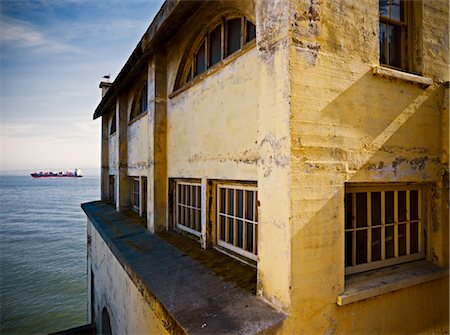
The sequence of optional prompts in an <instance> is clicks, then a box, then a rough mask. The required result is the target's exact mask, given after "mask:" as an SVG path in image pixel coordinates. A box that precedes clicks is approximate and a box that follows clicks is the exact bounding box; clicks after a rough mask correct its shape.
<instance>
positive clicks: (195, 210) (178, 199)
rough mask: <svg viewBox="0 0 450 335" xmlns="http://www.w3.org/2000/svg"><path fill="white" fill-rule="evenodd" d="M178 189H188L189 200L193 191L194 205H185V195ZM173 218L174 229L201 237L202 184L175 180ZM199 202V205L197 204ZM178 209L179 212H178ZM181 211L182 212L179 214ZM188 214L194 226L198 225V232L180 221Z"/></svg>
mask: <svg viewBox="0 0 450 335" xmlns="http://www.w3.org/2000/svg"><path fill="white" fill-rule="evenodd" d="M179 186H180V187H186V188H188V189H189V194H190V195H189V199H192V196H193V194H194V192H193V190H194V189H195V190H196V191H195V203H194V204H189V205H188V204H187V203H186V199H187V198H186V196H185V193H183V194H181V193H180V188H179ZM174 195H175V196H174V210H175V211H174V218H175V227H176V228H178V229H180V230H183V231H186V232H188V233H189V234H192V235H194V236H197V237H199V238H200V237H201V235H202V229H203V228H202V214H203V213H202V203H203V201H204V199H203V196H202V183H201V182H197V181H190V180H183V179H176V180H175V192H174ZM198 195H200V201H198V199H199V198H198ZM198 202H199V203H198ZM179 209H180V211H179ZM181 211H183V212H182V213H183V214H181V215H180V213H181ZM187 213H189V215H190V217H191V220H192V219H194V224H195V225H196V224H198V227H199V229H200V230H197V229H193V228H191V227H188V226H187V225H185V224H183V223H182V222H181V221H184V217H185V215H186V214H187Z"/></svg>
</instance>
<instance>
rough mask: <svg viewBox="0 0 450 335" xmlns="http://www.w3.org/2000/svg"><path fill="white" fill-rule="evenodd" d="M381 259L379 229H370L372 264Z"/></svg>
mask: <svg viewBox="0 0 450 335" xmlns="http://www.w3.org/2000/svg"><path fill="white" fill-rule="evenodd" d="M380 259H381V228H374V229H372V262H375V261H379V260H380Z"/></svg>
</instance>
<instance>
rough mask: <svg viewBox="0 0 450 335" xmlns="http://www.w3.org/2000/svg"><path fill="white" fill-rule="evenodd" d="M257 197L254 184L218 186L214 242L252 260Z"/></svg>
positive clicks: (256, 219) (255, 241)
mask: <svg viewBox="0 0 450 335" xmlns="http://www.w3.org/2000/svg"><path fill="white" fill-rule="evenodd" d="M257 199H258V192H257V188H256V187H251V186H241V185H227V184H219V185H218V186H217V241H218V243H217V244H218V245H219V246H222V247H224V248H226V249H229V250H231V251H233V252H235V253H237V254H240V255H243V256H245V257H247V258H250V259H253V260H257V234H258V211H257Z"/></svg>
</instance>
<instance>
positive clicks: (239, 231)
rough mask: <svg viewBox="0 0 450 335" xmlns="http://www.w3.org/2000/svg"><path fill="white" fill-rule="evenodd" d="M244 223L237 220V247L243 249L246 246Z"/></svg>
mask: <svg viewBox="0 0 450 335" xmlns="http://www.w3.org/2000/svg"><path fill="white" fill-rule="evenodd" d="M243 241H244V222H243V221H242V220H237V246H238V247H239V248H242V247H243V246H244V242H243Z"/></svg>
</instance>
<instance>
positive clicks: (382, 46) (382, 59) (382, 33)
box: [379, 22, 387, 64]
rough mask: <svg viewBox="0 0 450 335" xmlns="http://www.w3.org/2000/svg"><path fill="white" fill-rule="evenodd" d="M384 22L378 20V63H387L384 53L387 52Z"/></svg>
mask: <svg viewBox="0 0 450 335" xmlns="http://www.w3.org/2000/svg"><path fill="white" fill-rule="evenodd" d="M386 35H387V34H386V24H384V23H381V22H380V36H379V39H380V63H381V64H387V59H386V54H387V49H386V47H387V43H386V42H387V41H386V39H387V36H386Z"/></svg>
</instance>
